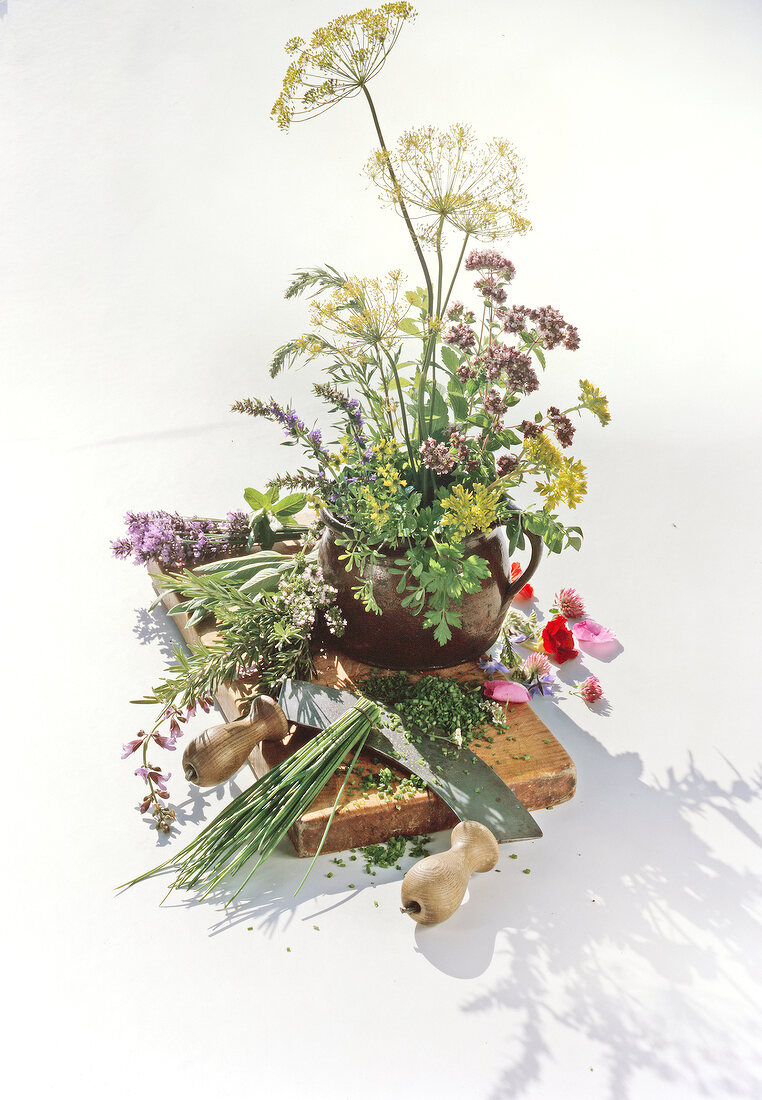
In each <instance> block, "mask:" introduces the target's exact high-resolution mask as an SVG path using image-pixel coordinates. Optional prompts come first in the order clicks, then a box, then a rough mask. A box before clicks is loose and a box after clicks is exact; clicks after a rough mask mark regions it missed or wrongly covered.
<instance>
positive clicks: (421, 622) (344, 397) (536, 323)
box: [233, 2, 609, 669]
mask: <svg viewBox="0 0 762 1100" xmlns="http://www.w3.org/2000/svg"><path fill="white" fill-rule="evenodd" d="M414 15H415V12H414V9H413V8H412V7H411V5H410V4H408V3H405V2H401V3H388V4H384V5H383V6H382V7H380V8H379V9H377V10H374V11H370V10H368V9H363V10H362V11H360V12H357V13H356V14H354V15H348V16H340V17H338V18H336V19H334V20H333V21H332V22H330V23H329V24H328V25H327V26H324V27H321V28H319V29H318V30H316V31H315V32H314V34H313V35H312V38H311V39H310V41H309V42H305V41H304V40H302V39H300V38H294V39H292V40H291V41H290V42H289V43H288V44H287V46H286V51H287V53H288V54H289V55H290V57H291V62H290V64H289V66H288V69H287V72H286V76H285V80H284V83H283V90H282V93H281V95H280V97H279V99H278V100H277V102H276V103H275V106H274V107H273V116H274V118H275V119H276V121H277V122H278V125H279V126H280V127H281V128H282V129H284V130H288V129H289V127H290V126H291V124H292V123H294V122H296V121H301V120H304V119H307V118H310V117H311V116H314V115H319V114H321V113H323V112H324V111H326V110H328V109H329V108H331V107H333V106H334V105H336V104H338V103H339V102H340V101H341V100H342V99H346V98H349V97H352V96H362V97H363V98H364V99H365V101H366V103H367V106H368V109H369V112H370V116H371V120H372V125H373V128H374V130H375V135H376V140H377V147H376V149H375V150H374V152H373V154H372V155H371V157H370V159H369V161H368V163H367V166H366V170H367V173H368V175H369V177H370V179H371V180H372V181H373V182H374V183H375V185H376V186H377V188H378V190H379V192H380V195H381V197H382V199H383V200H384V201H385V202H386V203H387V204H388V206H389V207H390V208H391V209H392V210H393V211H395V212H396V213H397V214H399V215H400V216H401V218H402V220H403V223H404V225H405V227H406V230H407V235H408V238H409V242H410V245H411V246H412V250H413V254H414V257H415V259H416V261H417V264H418V266H419V268H420V273H421V276H422V280H423V284H424V285H423V286H417V287H414V288H406V287H405V283H404V279H403V275H402V272H401V270H395V271H392V272H390V273H388V274H387V275H386V276H384V277H382V278H379V277H375V276H369V277H366V276H351V275H347V274H342V273H340V272H339V271H338V270H337V269H336V268H334V267H330V266H324V267H318V268H312V269H309V270H304V271H300V272H299V273H297V275H296V277H295V278H294V281H293V282H292V283H291V285H290V286H289V287H288V289H287V291H286V297H287V298H294V297H296V296H299V295H303V294H306V295H308V296H309V297H310V298H311V307H310V329H309V331H308V332H307V333H305V334H304V335H302V336H300V337H298V338H297V339H294V340H291V341H289V342H288V343H287V344H285V345H284V346H282V347H280V348H278V350H277V351H276V353H275V355H274V358H273V361H272V365H271V374H272V375H273V376H275V375H277V374H279V373H280V372H281V371H282V370H284V369H285V368H288V367H290V366H291V365H293V364H294V363H296V362H302V363H305V362H311V361H315V362H317V363H318V364H319V365H320V367H321V368H322V374H323V380H321V381H320V382H317V383H315V384H314V392H315V394H316V395H317V396H319V397H320V398H321V399H322V400H323V401H324V402H325V403H326V405H327V406H328V408H329V409H330V410H331V412H332V414H333V415H334V417H335V428H336V432H335V438H334V439H333V440H332V441H331V443H328V442H326V441H325V440H324V439H323V434H322V432H321V431H320V430H319V429H317V428H312V429H309V428H308V427H307V425H306V424H305V423H304V421H303V420H302V419H301V418H300V416H299V414H298V412H297V411H296V409H295V408H294V407H292V406H290V405H289V406H288V407H286V408H284V407H283V406H282V405H281V404H279V403H278V402H276V401H274V400H272V399H269V400H263V399H261V398H247V399H244V400H241V401H238V402H237V403H236V404H235V405H234V406H233V408H234V410H236V411H239V412H242V413H246V414H249V415H251V416H255V417H265V418H267V419H269V420H271V421H274V422H276V423H278V424H280V425H281V427H282V428H283V429H284V430H285V432H286V435H287V437H288V442H289V443H292V444H293V443H297V444H300V445H301V446H302V447H303V448H304V451H305V452H306V456H307V457H306V462H305V464H304V465H303V466H302V467H301V468H299V469H298V470H297V471H295V472H294V473H293V474H291V475H286V476H281V477H279V478H277V479H276V484H277V485H278V487H283V486H286V487H288V488H289V489H301V490H304V491H306V492H307V493H308V494H309V499H310V501H311V503H312V504H313V506H314V507H316V508H317V509H318V511H319V514H320V518H321V521H322V524H323V527H324V530H323V534H322V537H321V541H320V545H319V550H318V558H319V562H320V565H321V568H322V570H323V574H324V576H325V579H326V581H327V582H328V583H329V584H331V585H332V586H334V587H335V588H336V589H337V591H338V597H337V599H338V606H339V608H340V610H341V613H342V614H343V616H344V619H345V620H346V624H347V625H346V629H345V631H344V633H343V636H342V639H341V642H340V644H341V647H342V649H343V650H344V651H345V652H347V653H348V654H350V655H351V656H354V657H357V658H359V659H361V660H363V661H366V662H368V663H371V664H377V665H383V666H386V667H391V668H417V669H426V668H440V667H446V666H451V665H454V664H457V663H459V662H462V661H465V660H470V659H474V658H476V657H478V656H479V655H480V654H481V653H483V652H484V651H485V650H486V649H487V648H488V647H489V646H490V645H491V644H492V643H493V642H494V641H495V639H496V638H497V636H498V634H499V631H500V627H501V624H502V622H503V619H504V617H505V615H506V612H507V611H508V608H509V605H510V603H511V600H512V598H513V597H514V595H515V594H516V592H518V591H519V590H520V589H521V588H522V587H523V585H524V584H525V583H526V582H527V581H528V580H529V578H530V576H531V575H532V574H533V572H534V571H535V569H536V567H537V564H538V561H539V559H540V554H541V550H542V547H543V546H545V547H547V548H548V549H549V550H550V551H553V552H558V551H561V550H562V549H564V548H565V547H567V546H572V547H575V548H579V546H580V541H581V531H580V529H579V528H578V527H576V526H574V527H569V526H566V525H565V524H564V523H563V522H562V520H561V519H560V518H559V516H558V514H557V509H558V507H559V506H562V505H563V506H566V507H568V508H570V509H574V508H575V507H576V506H577V504H578V503H579V502H580V500H581V499H582V498H583V497H584V495H585V493H586V490H587V479H586V470H585V467H584V465H583V464H582V462H580V461H579V460H578V459H576V458H574V457H573V455H572V454H571V453H570V447H571V443H572V437H573V435H574V431H575V428H574V424H573V422H572V419H571V416H572V414H574V413H577V412H580V411H581V410H588V411H589V412H591V413H592V414H594V415H595V416H597V417H598V419H599V420H600V422H601V424H604V425H605V424H606V423H607V422H608V420H609V412H608V404H607V400H606V397H605V396H604V395H603V394H602V393H601V392H600V390H599V389H598V388H597V387H596V386H595V385H593V384H592V383H591V382H589V381H587V380H584V379H583V380H580V383H579V396H578V399H577V401H576V403H575V404H574V405H573V406H572V407H571V408H566V409H563V410H562V409H560V408H558V407H557V406H555V405H549V406H548V407H547V409H546V411H545V412H537V413H535V414H533V415H532V416H531V418H526V417H525V416H523V415H522V413H521V411H519V406H520V403H521V401H522V399H524V398H525V397H527V396H529V395H530V394H533V393H534V392H535V391H536V390H537V389H538V388H539V385H540V378H541V376H542V374H543V373H544V371H545V367H546V353H547V352H548V351H550V350H552V349H555V348H558V347H562V348H565V349H567V350H570V351H574V350H576V349H577V348H578V347H579V343H580V341H579V335H578V333H577V330H576V328H575V327H574V326H573V325H571V324H569V323H568V322H567V321H566V320H565V319H564V318H563V316H562V315H561V314H560V313H559V312H558V310H556V309H554V308H552V307H550V306H547V307H540V308H534V307H529V306H525V305H520V304H513V303H511V302H510V301H509V291H510V286H511V283H512V281H513V279H514V275H515V269H514V265H513V264H512V263H511V261H510V260H509V259H507V258H506V257H505V256H503V255H502V253H500V252H499V251H497V250H496V248H495V247H494V242H496V241H497V240H499V239H504V238H508V237H510V236H511V235H513V234H516V233H524V232H526V231H527V229H529V222H528V221H527V219H526V217H525V216H524V214H523V212H522V211H523V207H524V194H523V190H522V186H521V182H520V176H519V169H520V162H519V158H518V156H517V154H516V152H515V150H514V149H513V147H512V146H511V145H510V144H509V143H508V142H507V141H505V140H504V139H502V138H495V139H493V140H491V141H487V142H486V143H481V142H479V141H478V140H477V139H476V137H475V135H474V134H473V132H472V130H471V129H470V127H468V126H463V125H453V126H451V127H449V129H446V130H439V129H437V128H435V127H432V126H425V127H421V128H419V129H413V130H408V131H406V132H405V133H403V134H402V136H401V137H400V138H399V140H398V141H397V143H396V144H394V145H391V146H389V145H387V143H386V141H385V139H384V135H383V132H382V130H381V125H380V122H379V118H378V114H377V111H376V106H375V103H374V101H373V99H372V97H371V93H370V90H369V84H370V82H371V80H372V79H373V78H374V77H375V76H376V75H377V74H378V72H379V70H380V69H381V68H382V66H383V64H384V62H385V61H386V59H387V57H388V55H389V52H390V50H391V49H392V47H393V46H394V44H395V42H396V40H397V37H398V35H399V33H400V31H401V29H402V28H403V26H404V24H405V23H406V22H407V21H409V20H411V19H412V18H413V17H414ZM446 237H447V238H448V239H451V240H452V247H451V249H450V252H452V253H453V255H452V256H450V255H448V249H447V247H446ZM453 260H454V262H453ZM462 267H465V270H466V271H467V272H469V273H471V275H472V276H473V278H474V283H473V297H472V301H471V302H470V303H466V304H464V303H462V302H459V301H454V300H453V297H452V294H453V289H454V285H455V281H456V278H457V276H458V273H459V272H460V270H461V268H462ZM526 484H533V485H534V489H535V492H536V493H537V494H538V497H539V501H538V506H537V507H536V508H532V509H524V510H523V511H520V510H519V509H518V508H517V507H516V505H515V503H514V502H513V500H512V497H511V493H512V492H513V491H514V490H515V489H516V488H517V487H519V486H521V485H526ZM525 540H528V541H529V543H530V546H531V559H530V562H529V565H528V567H527V569H526V570H525V572H524V573H523V574H522V575H520V576H519V577H518V578H513V579H512V578H511V576H510V566H509V561H510V555H511V554H513V552H514V551H515V550H516V549H517V548H519V549H521V548H523V547H524V545H525Z"/></svg>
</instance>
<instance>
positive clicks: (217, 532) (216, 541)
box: [111, 511, 249, 566]
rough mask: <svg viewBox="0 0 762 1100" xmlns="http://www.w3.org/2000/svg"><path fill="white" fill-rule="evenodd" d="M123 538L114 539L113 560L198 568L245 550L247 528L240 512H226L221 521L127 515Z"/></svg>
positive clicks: (164, 514) (155, 513)
mask: <svg viewBox="0 0 762 1100" xmlns="http://www.w3.org/2000/svg"><path fill="white" fill-rule="evenodd" d="M124 522H125V524H126V526H127V535H126V537H125V538H121V539H115V540H114V541H112V543H111V549H112V551H113V554H114V557H115V558H129V557H130V555H132V560H133V561H134V562H135V564H136V565H145V564H146V562H148V561H151V560H155V561H158V562H159V564H160V565H162V566H189V565H198V564H200V563H201V562H204V561H209V560H211V559H212V558H219V557H224V556H225V555H226V554H238V553H242V552H243V551H245V550H246V545H247V539H248V536H249V524H248V520H247V518H246V516H245V515H244V513H243V512H228V515H227V518H226V519H224V520H217V519H205V518H201V517H193V518H188V517H185V516H180V515H178V514H177V513H176V512H174V513H173V512H163V511H153V512H128V513H127V514H126V516H125V517H124Z"/></svg>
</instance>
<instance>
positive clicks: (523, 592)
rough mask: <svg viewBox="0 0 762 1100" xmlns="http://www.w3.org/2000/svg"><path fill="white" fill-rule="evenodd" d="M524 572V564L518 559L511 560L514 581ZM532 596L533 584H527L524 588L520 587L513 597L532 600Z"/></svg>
mask: <svg viewBox="0 0 762 1100" xmlns="http://www.w3.org/2000/svg"><path fill="white" fill-rule="evenodd" d="M523 572H524V568H523V566H522V565H520V564H519V563H518V562H517V561H512V562H511V580H512V581H515V580H517V579H518V578H519V577H520V576H521V574H522V573H523ZM532 596H534V589H533V588H532V586H531V584H525V585H524V587H523V588H520V589H519V590H518V592H517V593H516V595H515V596H514V597H513V598H514V600H531V598H532Z"/></svg>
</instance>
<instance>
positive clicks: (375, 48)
mask: <svg viewBox="0 0 762 1100" xmlns="http://www.w3.org/2000/svg"><path fill="white" fill-rule="evenodd" d="M416 14H417V13H416V11H415V9H414V8H413V6H412V5H411V4H408V3H390V4H382V5H381V7H380V8H377V9H375V10H373V11H372V10H371V9H370V8H363V9H362V10H361V11H357V12H355V13H354V14H353V15H339V16H337V17H336V18H335V19H332V20H331V22H330V23H327V24H326V25H325V26H324V27H318V28H317V30H315V31H314V32H313V34H312V38H311V39H310V40H309V42H307V43H305V41H304V39H303V38H292V39H291V40H290V41H289V42H287V43H286V53H287V54H288V55H289V56H290V57H291V58H293V60H292V61H291V63H290V64H289V66H288V68H287V70H286V75H285V77H284V79H283V90H282V91H281V94H280V96H279V97H278V99H277V100H276V101H275V103H274V105H273V109H272V111H271V115H272V117H273V118H274V119H275V121H276V122H277V123H278V126H279V127H280V128H281V130H288V128H289V126H290V125H291V123H292V122H300V121H302V120H303V119H306V118H309V117H310V116H311V115H319V114H322V113H323V112H324V111H327V110H329V109H330V108H331V107H333V106H334V104H336V103H339V102H340V101H341V100H342V99H348V98H350V97H351V96H355V95H357V93H358V92H359V91H360V89H361V88H363V87H364V86H365V85H366V84H367V83H368V82H369V81H370V80H372V78H373V77H374V76H375V75H376V73H378V72H379V71H380V70H381V68H382V67H383V64H384V62H385V61H386V58H387V56H388V55H389V52H390V50H391V49H392V47H393V46H394V43H395V42H396V41H397V38H398V37H399V33H400V31H401V30H402V27H403V25H404V24H405V23H406V22H407V20H408V19H414V18H415V16H416Z"/></svg>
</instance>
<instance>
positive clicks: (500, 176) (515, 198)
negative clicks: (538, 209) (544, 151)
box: [366, 124, 530, 243]
mask: <svg viewBox="0 0 762 1100" xmlns="http://www.w3.org/2000/svg"><path fill="white" fill-rule="evenodd" d="M519 167H520V160H519V157H518V155H517V153H516V151H515V149H514V148H513V146H512V145H510V143H509V142H507V141H505V140H504V139H503V138H495V139H494V140H492V141H490V142H487V144H486V145H483V146H482V145H480V144H479V143H478V142H477V140H476V138H475V136H474V133H473V130H472V129H471V127H470V126H463V125H460V124H456V125H454V126H451V127H450V128H449V129H448V130H440V129H438V128H437V127H435V126H423V127H420V128H418V129H415V130H407V131H406V132H405V133H404V134H403V135H402V137H401V138H400V139H399V141H398V142H397V145H396V147H395V148H394V149H392V150H386V149H378V150H376V152H375V153H374V154H373V156H372V157H371V159H370V160H369V162H368V164H367V165H366V171H367V173H368V175H369V176H370V178H371V179H372V180H373V182H374V183H375V184H376V186H377V187H378V188H379V191H380V192H381V198H382V200H384V201H386V202H388V203H389V204H390V205H392V206H395V207H396V208H397V209H400V205H401V203H405V204H406V205H407V208H408V209H409V210H410V212H411V216H412V217H416V216H417V217H419V218H421V217H422V218H432V217H433V218H435V219H436V220H437V221H438V222H440V221H441V219H444V220H445V221H447V222H449V223H450V224H451V225H454V226H455V227H456V228H457V229H459V230H461V231H462V232H464V233H467V234H468V235H469V236H473V237H476V238H479V239H482V240H495V239H497V238H498V237H508V236H511V235H512V234H513V233H525V232H526V231H527V229H529V228H530V223H529V222H528V221H527V219H526V218H525V217H524V216H523V214H521V212H520V210H521V207H522V206H523V205H524V202H525V196H524V191H523V188H522V186H521V182H520V179H519ZM437 233H438V230H434V229H433V228H432V229H429V232H428V233H426V232H421V231H418V237H419V239H421V240H423V241H425V242H426V243H436V241H437V236H436V234H437Z"/></svg>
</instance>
